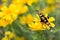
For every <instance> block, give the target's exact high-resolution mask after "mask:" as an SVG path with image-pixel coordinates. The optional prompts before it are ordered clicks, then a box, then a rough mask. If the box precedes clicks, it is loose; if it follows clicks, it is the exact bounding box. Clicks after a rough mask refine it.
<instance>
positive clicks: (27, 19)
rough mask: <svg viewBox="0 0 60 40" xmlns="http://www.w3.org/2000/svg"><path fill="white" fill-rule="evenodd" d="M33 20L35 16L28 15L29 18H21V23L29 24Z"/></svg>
mask: <svg viewBox="0 0 60 40" xmlns="http://www.w3.org/2000/svg"><path fill="white" fill-rule="evenodd" d="M32 20H33V16H32V15H31V14H28V15H27V16H23V17H20V20H19V21H20V23H21V24H29V23H31V22H32Z"/></svg>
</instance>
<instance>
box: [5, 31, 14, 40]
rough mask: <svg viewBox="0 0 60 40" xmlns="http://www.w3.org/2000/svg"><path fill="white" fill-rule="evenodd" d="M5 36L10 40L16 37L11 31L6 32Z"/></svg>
mask: <svg viewBox="0 0 60 40" xmlns="http://www.w3.org/2000/svg"><path fill="white" fill-rule="evenodd" d="M5 35H6V36H8V37H9V38H10V39H13V38H14V36H15V34H14V33H12V32H10V31H6V32H5Z"/></svg>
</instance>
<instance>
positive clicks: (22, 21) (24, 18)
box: [19, 16, 26, 24]
mask: <svg viewBox="0 0 60 40" xmlns="http://www.w3.org/2000/svg"><path fill="white" fill-rule="evenodd" d="M19 22H20V23H21V24H25V23H26V17H25V16H23V17H20V19H19Z"/></svg>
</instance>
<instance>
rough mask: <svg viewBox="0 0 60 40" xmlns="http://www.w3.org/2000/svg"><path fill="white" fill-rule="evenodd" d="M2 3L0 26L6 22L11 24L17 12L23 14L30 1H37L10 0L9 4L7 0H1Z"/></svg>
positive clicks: (34, 0)
mask: <svg viewBox="0 0 60 40" xmlns="http://www.w3.org/2000/svg"><path fill="white" fill-rule="evenodd" d="M2 2H3V3H2V4H0V26H3V27H6V26H7V25H8V24H11V23H12V22H13V21H14V20H16V19H17V16H18V15H19V14H23V13H25V12H27V11H28V6H27V5H26V4H28V5H29V6H31V5H32V3H35V2H37V0H11V3H10V4H9V5H5V4H4V3H7V4H8V0H2Z"/></svg>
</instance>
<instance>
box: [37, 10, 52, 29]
mask: <svg viewBox="0 0 60 40" xmlns="http://www.w3.org/2000/svg"><path fill="white" fill-rule="evenodd" d="M37 11H38V10H37ZM38 15H39V17H40V19H41V22H43V23H45V24H47V25H48V26H49V27H50V29H52V26H51V25H50V23H49V22H48V19H49V17H45V16H44V15H43V14H42V13H40V11H38Z"/></svg>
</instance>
